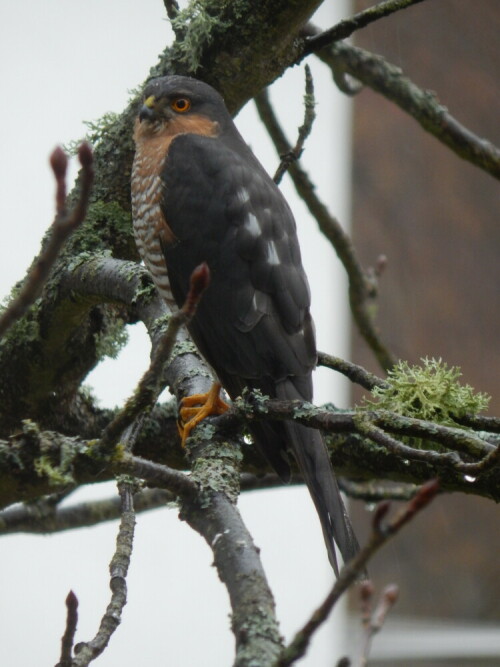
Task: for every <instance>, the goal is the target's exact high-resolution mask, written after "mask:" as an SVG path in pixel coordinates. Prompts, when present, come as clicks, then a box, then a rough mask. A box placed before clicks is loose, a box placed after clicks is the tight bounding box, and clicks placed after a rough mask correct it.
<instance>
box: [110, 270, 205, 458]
mask: <svg viewBox="0 0 500 667" xmlns="http://www.w3.org/2000/svg"><path fill="white" fill-rule="evenodd" d="M209 283H210V270H209V268H208V265H207V264H205V263H203V264H200V266H198V267H197V268H196V269H195V270H194V271H193V273H192V274H191V280H190V288H189V292H188V295H187V297H186V301H185V303H184V305H183V307H182V308H181V309H180V310H179V311H177V312H176V313H173V314H172V315H171V316H170V319H169V321H168V326H167V330H166V331H165V334H164V335H163V336H162V337H161V339H160V341H159V343H158V345H157V346H156V347H155V348H154V350H153V354H152V358H151V364H150V366H149V368H148V370H147V371H146V372H145V373H144V375H143V376H142V378H141V379H140V381H139V384H138V385H137V387H136V389H135V391H134V393H133V395H132V396H131V397H130V398H129V399H128V400H127V401H126V403H125V405H124V407H123V409H122V410H120V412H119V413H118V414H117V415H116V417H115V418H114V419H113V420H112V421H111V422H110V423H109V424H108V426H107V427H106V428H105V429H104V431H103V434H102V437H101V440H100V443H99V448H100V450H101V451H103V452H105V451H109V449H111V448H112V447H114V445H115V444H116V442H117V441H118V439H119V438H120V436H121V434H122V433H123V432H124V431H125V429H126V428H127V427H129V426H130V425H131V424H132V423H133V422H134V420H135V419H136V418H137V417H138V416H139V415H140V414H141V413H142V412H143V411H144V410H146V409H147V408H151V407H152V406H153V405H154V403H155V402H156V400H157V398H158V396H159V395H160V393H161V391H162V390H163V386H162V384H161V379H162V372H163V368H164V366H165V363H166V362H167V360H168V359H169V357H170V355H171V353H172V349H173V347H174V344H175V341H176V337H177V333H178V331H179V329H180V328H181V326H183V325H186V324H188V322H189V321H190V319H191V318H192V317H193V315H194V314H195V312H196V308H197V306H198V303H199V301H200V299H201V297H202V295H203V292H204V291H205V290H206V288H207V287H208V285H209Z"/></svg>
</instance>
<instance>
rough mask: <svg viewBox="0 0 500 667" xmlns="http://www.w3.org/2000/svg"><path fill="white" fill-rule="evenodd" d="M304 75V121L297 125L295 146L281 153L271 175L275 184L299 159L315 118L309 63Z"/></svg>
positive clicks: (277, 183)
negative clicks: (279, 160) (277, 164)
mask: <svg viewBox="0 0 500 667" xmlns="http://www.w3.org/2000/svg"><path fill="white" fill-rule="evenodd" d="M305 75H306V92H305V95H304V122H303V123H302V125H301V126H300V127H299V134H298V137H297V141H296V143H295V146H294V147H293V148H292V149H291V150H290V151H289V152H288V153H284V154H283V155H281V162H280V163H279V166H278V168H277V170H276V173H275V174H274V177H273V180H274V182H275V183H276V185H279V183H280V182H281V179H282V178H283V176H284V175H285V173H286V172H287V171H288V169H289V167H290V165H291V164H292V162H296V161H297V160H299V159H300V156H301V155H302V152H303V150H304V143H305V141H306V139H307V137H308V136H309V135H310V134H311V130H312V126H313V123H314V119H315V118H316V112H315V110H314V107H315V105H316V101H315V99H314V82H313V78H312V74H311V70H310V68H309V65H306V67H305Z"/></svg>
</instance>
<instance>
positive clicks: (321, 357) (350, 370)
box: [318, 352, 386, 391]
mask: <svg viewBox="0 0 500 667" xmlns="http://www.w3.org/2000/svg"><path fill="white" fill-rule="evenodd" d="M318 366H325V367H326V368H331V369H332V370H334V371H338V372H339V373H342V375H345V376H346V377H347V378H349V380H351V382H354V383H355V384H359V386H360V387H363V388H364V389H368V391H371V390H372V389H373V388H374V387H385V386H386V382H385V381H384V380H382V378H379V377H377V376H376V375H374V374H373V373H369V372H368V371H367V370H365V369H364V368H363V367H362V366H358V365H357V364H353V363H351V362H350V361H346V360H345V359H341V358H340V357H335V356H333V355H332V354H326V353H325V352H318Z"/></svg>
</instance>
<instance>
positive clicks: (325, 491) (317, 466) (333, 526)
mask: <svg viewBox="0 0 500 667" xmlns="http://www.w3.org/2000/svg"><path fill="white" fill-rule="evenodd" d="M277 393H278V397H279V398H282V399H296V398H301V397H300V396H299V394H298V392H297V390H296V389H295V387H294V386H293V384H292V383H291V382H286V383H282V384H281V385H280V386H279V387H278V391H277ZM283 424H284V427H285V431H286V435H287V445H288V449H289V450H291V451H292V453H293V455H294V458H295V460H296V461H297V465H298V467H299V469H300V471H301V473H302V476H303V477H304V481H305V483H306V485H307V488H308V489H309V493H310V494H311V498H312V500H313V502H314V505H315V507H316V511H317V513H318V517H319V520H320V522H321V527H322V529H323V537H324V539H325V544H326V549H327V551H328V558H329V560H330V563H331V565H332V567H333V569H334V571H335V574H337V575H338V573H339V568H338V563H337V555H336V551H335V544H337V546H338V548H339V551H340V553H341V554H342V558H343V560H344V562H346V561H348V560H350V559H351V558H352V557H353V556H355V555H356V553H357V552H358V551H359V544H358V541H357V539H356V536H355V535H354V531H353V529H352V526H351V522H350V520H349V517H348V515H347V511H346V509H345V506H344V503H343V501H342V497H341V495H340V491H339V487H338V484H337V480H336V479H335V475H334V472H333V469H332V465H331V462H330V457H329V456H328V451H327V449H326V445H325V443H324V441H323V438H322V436H321V433H320V432H319V431H316V430H314V429H311V428H307V427H306V426H302V424H298V423H296V422H289V421H286V422H283Z"/></svg>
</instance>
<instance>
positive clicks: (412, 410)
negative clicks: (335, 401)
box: [364, 357, 490, 426]
mask: <svg viewBox="0 0 500 667" xmlns="http://www.w3.org/2000/svg"><path fill="white" fill-rule="evenodd" d="M421 362H422V364H421V365H419V366H410V364H408V362H406V361H400V362H399V363H398V364H396V366H394V368H393V369H392V370H390V371H389V373H388V377H387V380H386V383H385V386H383V387H375V388H374V389H373V391H372V395H373V397H374V399H375V400H374V401H372V400H369V399H367V398H365V399H364V407H367V406H368V407H369V408H370V409H372V408H375V409H383V410H389V411H390V412H395V413H396V414H400V415H405V416H407V417H415V418H418V419H424V420H427V421H431V422H435V423H437V424H443V425H445V426H457V424H456V422H455V419H456V418H460V417H463V416H464V415H466V414H471V415H476V414H478V413H480V412H482V411H484V410H486V408H487V407H488V404H489V401H490V396H488V395H487V394H485V393H482V392H475V391H474V389H473V388H472V387H471V386H470V385H468V384H461V383H460V382H459V378H460V377H462V371H461V370H460V368H458V367H457V366H451V367H448V365H447V364H446V363H445V362H444V361H443V360H442V359H428V358H427V357H426V358H425V359H422V360H421Z"/></svg>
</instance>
